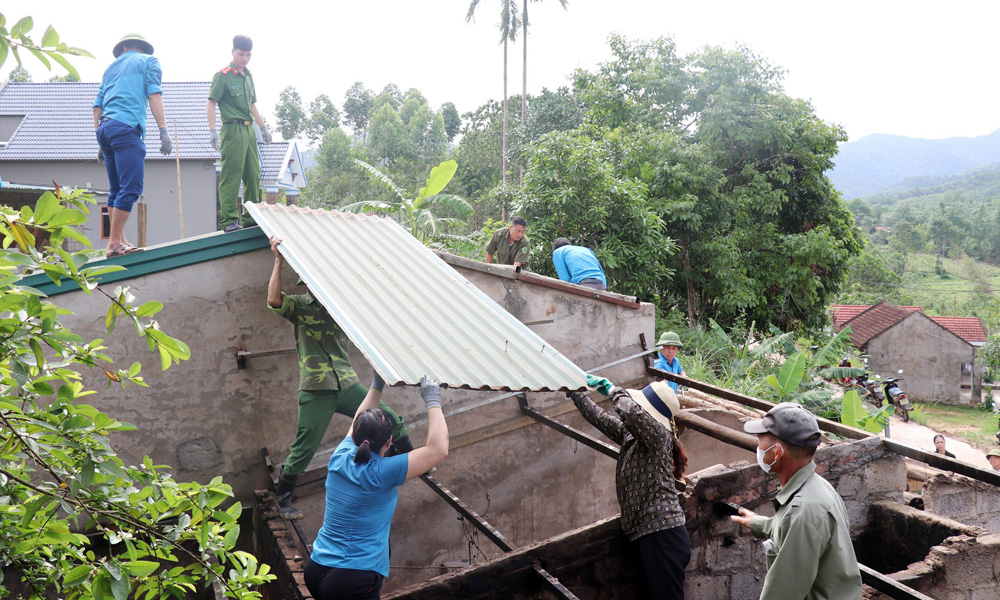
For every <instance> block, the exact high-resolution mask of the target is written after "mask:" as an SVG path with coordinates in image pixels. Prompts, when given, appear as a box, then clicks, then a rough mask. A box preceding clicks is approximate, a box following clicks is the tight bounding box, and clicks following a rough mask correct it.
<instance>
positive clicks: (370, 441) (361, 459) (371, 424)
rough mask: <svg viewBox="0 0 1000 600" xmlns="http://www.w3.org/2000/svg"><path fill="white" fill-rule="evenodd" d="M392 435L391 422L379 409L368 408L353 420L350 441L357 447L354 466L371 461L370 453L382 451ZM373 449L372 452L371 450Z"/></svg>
mask: <svg viewBox="0 0 1000 600" xmlns="http://www.w3.org/2000/svg"><path fill="white" fill-rule="evenodd" d="M391 435H392V421H391V420H390V419H388V418H386V415H385V413H384V412H383V411H382V409H380V408H370V409H368V410H366V411H364V412H363V413H361V414H359V415H358V416H357V418H356V419H355V420H354V430H353V431H351V439H352V440H353V441H354V443H355V444H356V445H357V446H358V450H357V452H356V453H355V454H354V462H355V464H359V465H363V464H365V463H367V462H368V461H370V460H371V459H372V453H373V452H378V451H380V450H382V447H383V446H385V444H386V442H388V441H389V436H391ZM373 448H374V450H373Z"/></svg>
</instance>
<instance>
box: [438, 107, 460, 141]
mask: <svg viewBox="0 0 1000 600" xmlns="http://www.w3.org/2000/svg"><path fill="white" fill-rule="evenodd" d="M439 112H440V113H441V119H442V120H443V121H444V133H445V135H447V136H448V141H449V142H451V141H452V140H454V139H455V136H456V135H458V132H459V130H460V129H461V128H462V119H461V117H459V116H458V109H457V108H455V103H454V102H445V103H444V104H442V105H441V110H440V111H439Z"/></svg>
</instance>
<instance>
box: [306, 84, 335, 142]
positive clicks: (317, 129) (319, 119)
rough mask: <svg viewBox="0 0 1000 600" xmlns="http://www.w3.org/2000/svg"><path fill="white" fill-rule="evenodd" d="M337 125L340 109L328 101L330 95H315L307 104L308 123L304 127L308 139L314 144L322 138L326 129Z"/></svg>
mask: <svg viewBox="0 0 1000 600" xmlns="http://www.w3.org/2000/svg"><path fill="white" fill-rule="evenodd" d="M339 126H340V111H338V110H337V107H336V106H334V105H333V102H331V101H330V97H329V96H327V95H326V94H320V95H319V96H316V99H315V100H313V101H312V104H310V105H309V125H308V126H307V127H306V136H307V137H308V138H309V141H310V142H312V143H314V144H315V143H316V142H318V141H320V140H322V139H323V136H324V135H326V132H327V131H329V130H331V129H333V128H334V127H339Z"/></svg>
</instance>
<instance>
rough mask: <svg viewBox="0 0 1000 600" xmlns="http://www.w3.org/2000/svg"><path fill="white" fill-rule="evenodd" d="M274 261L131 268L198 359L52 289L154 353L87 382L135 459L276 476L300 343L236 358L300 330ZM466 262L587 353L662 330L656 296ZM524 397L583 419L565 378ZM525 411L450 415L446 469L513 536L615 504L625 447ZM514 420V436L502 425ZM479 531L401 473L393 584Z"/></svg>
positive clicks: (640, 370) (343, 427) (314, 523)
mask: <svg viewBox="0 0 1000 600" xmlns="http://www.w3.org/2000/svg"><path fill="white" fill-rule="evenodd" d="M272 265H273V256H272V255H271V253H270V251H269V250H266V249H265V250H260V251H255V252H251V253H246V254H239V255H235V256H232V257H228V258H223V259H217V260H214V261H211V262H206V263H200V264H196V265H191V266H186V267H181V268H176V269H173V270H169V271H164V272H160V273H155V274H152V275H148V276H142V277H136V278H134V279H131V280H127V281H125V282H122V284H123V285H128V286H130V290H131V292H132V293H133V294H135V295H136V296H137V298H138V299H139V301H146V300H153V299H156V300H159V301H161V302H163V303H164V304H165V307H164V309H163V311H162V312H161V313H159V314H158V319H159V322H160V323H161V326H162V328H163V329H164V330H165V331H167V332H169V333H170V334H171V335H174V336H176V337H179V338H180V339H182V340H184V341H185V342H186V343H187V344H188V345H189V347H190V348H191V352H192V358H191V360H189V361H186V362H184V363H182V364H180V365H174V366H172V367H171V368H170V369H169V370H167V371H165V372H161V371H160V370H159V366H158V364H159V360H158V357H157V356H156V355H154V354H152V353H150V352H149V351H148V349H147V348H146V344H145V342H144V341H142V340H140V339H138V338H136V336H135V332H134V330H132V329H131V328H130V326H129V324H128V323H125V322H119V325H118V327H117V329H116V330H115V332H114V333H113V334H111V335H107V334H106V332H105V327H104V317H105V314H106V311H107V303H106V301H104V300H103V299H102V298H101V297H100V296H99V295H93V296H87V295H85V294H83V293H80V292H74V293H68V294H63V295H59V296H55V297H54V298H53V301H54V302H55V303H56V304H58V305H59V306H62V307H65V308H68V309H70V310H72V311H73V313H74V315H73V316H70V317H67V319H66V320H65V322H66V323H67V325H68V326H70V327H71V328H72V329H73V330H74V331H75V332H76V333H78V334H80V335H82V336H84V337H85V338H87V339H91V338H95V337H100V338H104V339H105V343H104V344H105V346H107V347H108V350H107V354H109V355H110V356H111V357H112V358H114V359H115V361H116V365H117V366H123V367H127V366H128V365H129V364H130V363H131V362H132V361H136V360H137V361H140V362H141V363H142V365H143V373H142V375H143V377H144V378H145V381H146V383H148V384H149V388H148V389H144V388H138V387H134V386H129V387H127V388H125V389H124V390H123V389H122V388H120V387H118V386H113V387H111V388H110V389H107V390H105V385H106V382H107V378H106V376H105V375H104V372H103V370H99V371H98V370H95V371H94V372H88V373H84V377H85V383H86V384H87V385H89V386H91V387H93V388H95V389H98V390H99V394H98V395H95V396H92V397H91V399H92V403H93V404H95V405H96V406H97V407H98V408H100V409H101V410H103V411H105V412H107V413H109V414H111V415H114V416H115V417H116V418H118V419H120V420H123V421H128V422H131V423H133V424H135V425H136V426H138V428H139V429H138V431H135V432H126V433H121V434H117V435H115V436H113V443H114V445H115V447H116V448H117V450H118V452H119V455H120V456H121V457H122V459H123V460H124V461H125V462H126V463H128V464H136V463H138V462H139V461H141V459H142V457H143V456H144V455H149V456H150V457H151V458H152V459H153V461H154V462H155V463H156V464H166V465H170V466H172V467H173V468H174V475H175V476H176V477H177V478H178V479H181V480H197V481H207V480H209V479H211V478H212V477H215V476H220V475H221V476H222V477H223V478H224V480H225V481H226V482H227V483H229V484H231V485H232V486H233V488H234V491H235V494H236V497H237V498H238V499H240V500H241V501H244V502H249V501H251V500H252V498H253V491H254V490H255V489H261V488H268V487H270V485H271V482H270V480H269V474H268V471H267V469H266V468H265V463H264V460H263V458H262V456H261V449H262V448H267V449H268V451H269V453H270V455H271V456H272V457H274V458H275V459H276V461H278V464H280V459H281V457H283V456H284V455H285V454H286V453H287V451H288V447H289V445H290V444H291V442H292V440H293V438H294V435H295V419H296V398H297V389H298V369H297V361H296V357H295V354H294V353H285V354H280V355H275V356H267V357H260V358H250V359H249V360H248V366H247V368H246V369H245V370H239V369H238V368H237V362H236V353H237V351H240V350H246V351H266V350H275V349H282V348H291V347H292V346H293V344H294V341H293V337H292V327H291V325H290V324H289V323H288V322H286V321H285V320H283V319H281V318H280V317H278V316H276V315H274V314H273V313H272V312H271V311H270V310H269V309H268V308H267V306H266V302H265V297H266V286H267V281H268V278H269V276H270V272H271V268H272ZM484 267H485V265H484ZM463 273H466V274H468V275H469V276H470V279H471V280H472V281H473V283H475V284H476V285H477V286H479V287H481V288H482V289H483V290H484V291H485V292H486V294H487V295H489V296H490V297H492V298H494V299H496V300H498V301H499V302H500V303H501V305H506V306H510V307H512V306H514V305H515V304H516V306H517V307H518V308H517V310H518V312H517V316H518V317H519V318H521V319H522V320H524V321H546V320H552V321H553V323H551V324H544V325H543V327H538V326H534V327H535V329H536V331H538V332H539V333H540V335H541V336H542V337H543V338H544V339H545V340H546V341H547V342H548V343H550V344H552V345H553V346H554V347H556V348H558V349H559V350H560V351H562V352H563V353H565V354H566V355H567V356H568V357H569V358H570V359H572V360H574V361H575V362H576V363H577V364H579V365H580V366H582V367H584V368H588V369H589V368H591V367H596V366H599V365H603V364H607V363H611V362H615V361H617V360H618V359H621V358H624V357H627V356H629V355H630V354H634V353H637V352H639V351H640V348H641V345H640V343H639V334H640V333H641V334H644V336H645V338H646V339H647V340H650V339H652V336H653V307H652V306H651V305H649V304H643V305H641V306H639V307H638V308H629V307H626V306H620V305H617V304H612V303H608V302H603V301H599V300H594V299H591V298H587V297H583V296H579V295H576V294H573V293H569V292H564V291H559V290H554V289H551V288H547V287H543V286H540V285H535V284H530V283H525V282H522V281H515V280H513V279H510V278H502V281H495V280H496V279H500V277H498V276H496V275H490V274H489V273H488V272H486V270H485V269H484V270H476V269H465V270H464V271H463ZM295 278H296V276H295V274H294V272H292V270H291V269H289V268H286V269H285V272H284V277H283V286H284V288H285V290H286V291H289V292H292V293H302V292H303V291H304V288H301V287H298V288H296V287H294V286H293V283H294V281H295ZM116 285H117V284H116ZM351 360H352V363H353V364H354V366H355V368H356V370H357V371H358V373H359V376H360V377H361V379H362V382H364V383H367V382H368V381H369V378H370V374H371V369H370V368H369V367H368V365H367V364H366V362H365V360H364V358H363V357H362V356H361V355H360V353H358V352H357V351H356V350H354V349H352V352H351ZM600 373H601V374H602V375H604V376H607V377H609V378H611V379H612V381H615V382H617V383H626V382H629V381H640V380H642V379H643V378H644V377H645V375H644V364H643V361H642V360H641V359H632V360H629V361H626V362H624V363H622V364H620V365H616V366H613V367H610V368H607V369H604V370H601V371H600ZM500 395H502V393H499V392H481V391H463V390H444V391H443V393H442V401H443V404H444V409H445V414H446V415H447V414H451V413H454V412H455V411H460V410H463V409H466V408H469V407H471V406H474V405H476V404H479V403H483V402H485V401H488V400H490V399H495V398H496V397H498V396H500ZM384 398H385V400H386V401H387V402H388V403H389V404H390V405H391V406H393V407H394V408H395V409H396V410H397V411H398V412H399V413H400V414H401V415H403V416H404V418H406V419H407V421H408V422H409V423H410V434H411V437H412V438H413V441H414V443H415V444H417V445H418V446H419V445H421V444H422V443H423V441H424V438H425V435H426V426H425V418H424V415H425V410H424V407H423V403H422V401H421V400H420V399H419V395H418V393H417V391H416V390H415V389H412V388H390V389H387V390H386V392H385V396H384ZM528 401H529V402H530V404H531V406H532V407H533V408H538V409H541V410H549V409H553V408H554V407H555V408H560V407H562V408H561V409H560V410H563V411H564V412H565V414H564V415H562V416H560V417H559V418H560V419H563V420H564V421H565V422H567V423H569V424H571V425H574V426H579V427H581V428H582V427H584V426H585V423H584V422H583V419H582V418H581V417H579V416H578V415H577V413H576V411H575V410H571V411H570V410H567V409H566V404H567V402H568V401H567V399H566V397H565V395H564V394H560V393H556V394H533V393H529V394H528ZM570 406H571V405H570ZM526 419H527V418H526V417H522V416H521V415H520V412H519V408H518V404H517V399H516V398H514V397H510V398H506V399H504V400H501V401H496V402H493V403H487V404H484V405H483V406H481V407H478V408H475V409H474V410H465V411H464V412H461V413H460V414H456V415H455V416H452V417H449V419H448V426H449V429H450V433H451V438H452V440H453V449H452V452H451V454H450V456H449V458H448V460H447V461H446V462H445V463H443V464H442V465H441V466H440V467H439V470H438V473H437V474H436V477H437V478H438V479H439V480H440V481H441V482H442V483H443V484H444V485H446V486H447V487H449V488H450V489H452V490H453V491H454V492H455V493H457V494H458V495H459V497H461V498H463V499H464V500H465V501H466V502H467V503H468V504H469V505H470V506H471V507H472V508H473V509H474V510H476V511H478V512H479V513H481V514H483V515H484V516H485V517H486V518H487V519H489V520H490V522H491V523H493V524H494V525H495V526H496V527H497V528H498V529H500V530H501V531H502V532H503V533H504V535H506V536H507V537H508V538H509V539H510V540H511V541H513V542H514V543H516V544H517V545H522V544H527V543H530V542H533V541H537V540H540V539H545V538H547V537H550V536H552V535H556V534H559V533H562V532H564V531H567V530H568V529H571V528H573V527H580V526H583V525H586V524H588V523H593V522H594V521H596V520H598V519H601V518H604V517H608V516H611V515H613V514H615V513H616V512H617V510H618V507H617V500H616V497H615V492H614V461H612V460H611V459H609V458H607V457H605V456H603V455H598V454H597V453H595V452H594V451H592V450H591V449H589V448H586V447H581V446H580V445H579V444H578V443H576V442H574V441H571V440H570V439H569V438H567V437H565V436H563V435H561V434H559V433H556V432H555V431H553V430H551V429H549V428H546V427H544V426H542V425H537V424H530V423H532V422H531V421H530V420H528V421H527V422H525V420H526ZM349 424H350V419H349V418H348V417H347V416H335V417H334V419H333V422H332V424H331V426H330V428H329V430H328V432H327V436H326V438H325V440H324V446H325V447H327V448H329V447H332V446H335V445H336V444H337V443H338V442H339V441H340V440H342V439H343V436H344V435H345V434H346V433H347V428H348V426H349ZM511 428H512V429H511ZM508 430H509V431H510V433H507V434H506V435H505V436H503V438H502V439H501V438H497V437H496V436H497V435H498V433H503V432H504V431H508ZM591 431H593V430H591ZM459 442H460V443H461V445H460V447H459V444H458V443H459ZM303 483H304V482H300V487H302V486H303ZM296 503H297V505H298V506H299V507H300V509H301V510H302V511H303V512H304V513H305V514H306V519H305V521H304V522H303V527H304V531H306V532H307V533H308V535H310V536H315V534H316V531H317V530H318V529H319V526H320V522H321V519H322V515H323V495H322V493H319V494H314V495H311V496H307V497H303V498H301V499H297V500H296ZM471 531H472V530H471V527H469V526H468V524H465V525H464V526H463V524H462V523H461V522H459V521H458V520H457V519H456V513H455V512H454V510H452V509H451V507H449V506H448V505H447V504H446V503H444V502H443V501H442V500H440V499H439V498H438V497H437V496H436V495H434V494H433V493H432V492H431V491H430V489H429V488H428V487H427V486H426V485H425V484H423V483H422V482H421V481H417V480H415V481H411V482H410V483H408V484H407V485H405V486H404V487H403V488H401V490H400V500H399V505H398V508H397V511H396V518H395V519H394V525H393V530H392V544H393V569H394V570H393V574H392V578H391V579H390V580H388V581H387V582H386V588H385V589H386V591H388V590H391V589H393V588H394V587H398V586H399V585H402V584H406V583H410V582H413V581H420V580H422V579H425V578H426V577H427V574H428V572H430V573H433V574H437V573H439V572H441V571H442V567H441V565H442V564H443V563H454V562H456V561H458V562H461V561H463V560H464V561H466V562H468V560H469V557H470V556H472V557H473V559H474V560H476V561H482V560H484V557H488V556H492V555H495V554H496V549H495V548H493V547H492V544H491V543H490V542H489V541H488V540H486V539H485V538H479V539H478V540H477V539H473V540H472V541H471V542H470V541H469V538H468V537H467V533H468V532H471ZM470 544H471V546H470ZM476 544H478V546H479V549H477V548H476ZM470 547H471V550H470ZM397 567H398V568H397Z"/></svg>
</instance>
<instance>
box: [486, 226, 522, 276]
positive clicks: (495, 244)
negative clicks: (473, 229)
mask: <svg viewBox="0 0 1000 600" xmlns="http://www.w3.org/2000/svg"><path fill="white" fill-rule="evenodd" d="M527 227H528V222H527V221H526V220H525V219H524V217H514V219H513V220H511V222H510V227H501V228H500V229H497V230H496V231H495V232H494V233H493V237H492V238H490V242H489V243H488V244H486V262H488V263H491V262H493V257H494V256H496V259H497V264H500V265H514V266H515V267H524V268H527V267H528V259H529V258H530V257H531V242H530V241H528V238H527V237H526V236H525V235H524V232H525V230H526V229H527Z"/></svg>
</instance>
